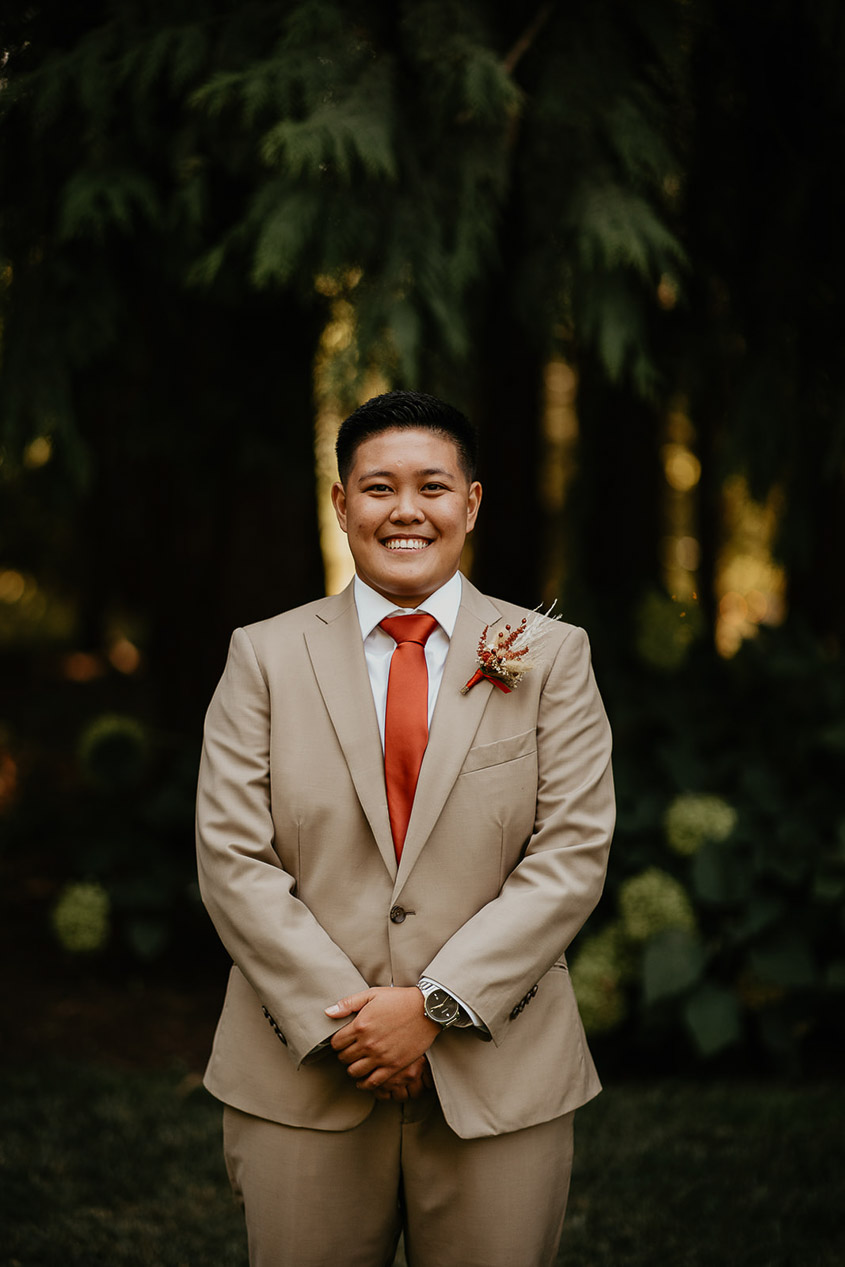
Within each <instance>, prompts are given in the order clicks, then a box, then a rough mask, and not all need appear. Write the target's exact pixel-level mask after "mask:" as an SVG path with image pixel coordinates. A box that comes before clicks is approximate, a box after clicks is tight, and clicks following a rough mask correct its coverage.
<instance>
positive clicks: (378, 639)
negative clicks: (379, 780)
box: [355, 572, 461, 751]
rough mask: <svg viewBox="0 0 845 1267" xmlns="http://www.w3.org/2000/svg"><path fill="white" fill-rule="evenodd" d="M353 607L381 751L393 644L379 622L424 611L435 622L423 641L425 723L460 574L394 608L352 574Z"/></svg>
mask: <svg viewBox="0 0 845 1267" xmlns="http://www.w3.org/2000/svg"><path fill="white" fill-rule="evenodd" d="M355 606H356V608H357V610H358V623H359V624H360V626H361V637H362V638H363V639H364V655H365V656H366V658H367V673H368V674H369V677H370V686H371V688H372V692H373V700H374V701H375V706H376V716H377V718H378V728H379V734H380V735H381V746H382V751H384V714H385V709H386V707H387V681H388V678H389V676H390V660H391V657H392V656H393V652H394V651H395V650H396V643H395V642H394V641H393V639H392V638H391V636H390V634H389V633H385V631H384V630H383V629H380V628H379V622H380V621H382V620H384V618H385V616H410V615H416V614H417V613H418V612H428V614H429V616H433V617H434V619H435V620H436V621H437V628H436V629H435V630H434V631H433V633H431V634H430V635H429V638H428V640H427V641H426V644H425V664H426V668H427V669H428V723H429V725H431V718H432V716H433V715H434V705H435V704H436V703H437V694H438V692H439V690H440V683H441V682H442V681H443V666H444V665H445V663H446V656H447V655H448V653H449V643H450V641H451V638H452V634H453V633H454V630H455V623H456V621H457V619H458V610H459V608H460V606H461V574H460V572H456V573H455V575H454V576H453V577H451V579H450V580H448V581H447V582H446V584H445V585H441V586H440V589H439V590H435V591H434V593H433V594H431V595H430V596H429V597H428V598H427V599H426V600H425V602H423V603H420V605H419V607H394V606H393V604H392V603H391V601H390V599H389V598H384V597H383V596H382V595H381V594H378V593H376V591H375V590H374V589H371V588H370V586H369V585H367V584H366V583H365V582H364V581H362V580H361V578H360V576H356V577H355Z"/></svg>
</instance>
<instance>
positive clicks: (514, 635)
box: [461, 603, 560, 695]
mask: <svg viewBox="0 0 845 1267" xmlns="http://www.w3.org/2000/svg"><path fill="white" fill-rule="evenodd" d="M553 607H554V603H552V606H551V607H550V608H549V610H548V611H547V612H542V613H541V612H540V609H539V607H538V608H536V609H535V611H536V613H537V614H536V615H532V616H530V617H528V616H523V618H522V620H521V621H520V623H519V624H518V625H517V627H516V629H514V628H513V627H512V626H511V625H505V627H504V629H500V630H499V632H498V633H497V634H496V638H495V641H492V642H488V641H487V632H488V630H489V628H490V626H489V625H485V626H484V629H483V630H482V632H481V637H480V638H479V639H478V651H477V653H476V654H477V656H478V667H477V669H476V670H475V672H474V673H473V675H472V677H471V678H470V680H469V681H468V682H467V684H466V686H462V687H461V695H466V693H467V692H468V691H470V690H471V689H472V688H473V687H474V686H475V684H476V683H477V682H480V681H481V679H482V678H486V679H487V681H488V682H492V683H493V685H494V686H498V688H499V690H500V691H504V693H505V694H506V695H509V694H510V692H511V691H512V690H513V689H514V687H515V686H518V685H519V683H520V681H521V680H522V678H523V676H524V675H525V674H526V673H527V672H528V671H529V669H533V668H534V665H535V664H536V660H531V659H528V653H529V650H530V651H532V652H534V651H536V649H537V646H538V644H539V643H540V642H541V641H542V640H543V638H544V637H545V636H546V634H547V632H548V630H547V629H545V628H544V627H543V623H542V622H543V621H544V620H545V619H546V617H548V616H551V612H552V608H553ZM551 619H552V620H560V616H551Z"/></svg>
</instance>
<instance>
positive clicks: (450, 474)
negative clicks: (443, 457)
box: [358, 466, 455, 484]
mask: <svg viewBox="0 0 845 1267" xmlns="http://www.w3.org/2000/svg"><path fill="white" fill-rule="evenodd" d="M411 474H412V475H415V476H416V477H417V479H419V478H420V477H422V476H429V475H445V476H446V477H447V478H448V479H454V478H455V472H454V471H448V470H447V469H446V468H445V467H442V466H427V467H424V468H423V469H422V470H420V471H412V472H411ZM379 476H381V477H386V478H387V479H395V478H396V473H395V471H365V472H364V474H363V475H361V476H360V477H359V479H358V483H359V484H364V483H366V481H367V480H374V479H377V478H378V477H379Z"/></svg>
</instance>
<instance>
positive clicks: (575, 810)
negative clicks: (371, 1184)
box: [197, 580, 614, 1138]
mask: <svg viewBox="0 0 845 1267" xmlns="http://www.w3.org/2000/svg"><path fill="white" fill-rule="evenodd" d="M525 614H526V613H525V612H524V610H523V609H522V608H518V607H514V606H513V605H512V604H508V603H502V602H499V601H497V600H492V599H490V598H487V597H485V596H484V595H482V594H480V593H479V592H478V591H477V590H476V589H474V588H473V586H472V585H470V584H469V583H468V582H467V581H466V580H464V581H463V597H462V602H461V608H460V613H459V616H458V621H457V624H456V626H455V630H454V634H453V637H452V640H451V644H450V648H449V654H448V657H447V660H446V666H445V670H444V674H443V681H442V684H441V687H440V693H439V696H438V699H437V705H436V708H435V711H434V716H433V719H432V723H431V730H430V737H429V743H428V748H427V750H426V754H425V758H424V760H423V765H422V770H421V772H420V779H419V784H418V787H417V793H416V798H415V801H414V808H413V813H412V817H411V821H410V824H409V827H408V834H407V838H406V841H405V847H404V852H403V854H402V860H401V864H400V865H399V866H398V867H397V864H396V860H395V857H394V850H393V842H392V840H391V835H390V824H389V820H388V813H387V802H386V797H385V787H384V761H383V755H382V749H381V743H380V740H379V732H378V724H377V720H376V714H375V706H374V704H373V697H372V692H371V688H370V683H369V678H368V676H367V668H366V661H365V658H364V651H363V645H362V640H361V633H360V628H359V625H358V620H357V614H356V610H355V603H354V597H353V589H352V586H349V587H348V588H347V589H346V590H345V591H344V592H343V593H342V594H339V595H337V596H335V597H332V598H326V599H322V600H320V601H319V602H316V603H311V604H309V605H307V606H305V607H301V608H297V609H296V610H293V611H289V612H285V613H283V614H282V615H280V616H277V617H275V618H273V619H271V620H267V621H262V622H261V623H259V624H256V625H252V626H250V627H249V628H247V629H239V630H236V631H235V634H234V635H233V638H232V643H231V648H230V652H229V658H228V662H227V664H226V669H225V672H224V674H223V677H222V679H221V682H220V684H219V686H218V688H217V691H216V693H215V695H214V698H213V700H212V702H211V705H210V707H209V711H208V716H207V720H206V728H205V743H204V748H203V757H202V763H201V770H200V780H199V793H198V802H197V835H198V851H199V875H200V886H201V891H202V896H203V900H204V902H205V904H206V906H207V908H208V911H209V913H210V914H211V917H212V919H213V921H214V923H215V925H216V927H217V930H218V932H219V934H220V937H221V939H222V940H223V943H224V945H225V946H226V948H227V949H228V951H229V954H230V955H231V957H232V960H233V967H232V971H231V976H230V980H229V987H228V991H227V994H226V1000H225V1004H224V1008H223V1013H222V1015H221V1018H220V1022H219V1025H218V1029H217V1034H216V1036H215V1042H214V1049H213V1052H212V1056H211V1060H210V1063H209V1066H208V1069H207V1071H206V1079H205V1081H206V1086H207V1087H208V1089H209V1090H210V1091H211V1092H212V1094H213V1095H215V1096H217V1097H218V1098H219V1099H221V1100H223V1101H224V1102H226V1103H228V1104H230V1105H232V1106H234V1107H235V1108H239V1109H242V1110H243V1111H244V1112H247V1113H250V1114H253V1115H255V1116H258V1117H263V1118H267V1119H270V1120H272V1121H277V1122H284V1123H287V1124H289V1125H294V1126H309V1127H315V1128H322V1129H325V1130H346V1129H348V1128H350V1127H352V1126H355V1125H357V1124H358V1123H359V1122H360V1121H362V1120H363V1119H364V1118H365V1117H366V1116H367V1114H368V1113H369V1112H370V1111H371V1109H372V1106H373V1104H374V1100H373V1099H372V1097H370V1096H369V1095H367V1094H366V1093H361V1092H360V1091H358V1090H356V1088H355V1086H354V1084H353V1082H352V1080H351V1079H350V1078H349V1076H348V1074H347V1073H346V1071H345V1068H344V1067H343V1066H342V1065H341V1064H340V1063H339V1061H338V1060H337V1059H336V1058H335V1057H334V1055H333V1054H332V1053H328V1054H327V1055H323V1057H322V1058H321V1059H319V1060H317V1061H315V1062H314V1063H309V1062H308V1061H307V1057H308V1055H309V1053H311V1052H312V1051H313V1049H314V1048H315V1046H317V1045H318V1044H319V1043H320V1042H321V1041H322V1040H323V1039H325V1038H326V1037H327V1035H329V1034H330V1033H332V1032H333V1030H335V1029H337V1028H340V1026H341V1025H343V1024H345V1023H346V1022H345V1021H341V1022H336V1023H333V1022H331V1021H329V1020H328V1018H327V1017H326V1016H325V1014H324V1011H323V1009H324V1008H325V1007H327V1006H328V1005H330V1004H331V1003H334V1002H335V1001H336V1000H337V999H340V998H342V997H343V996H344V995H348V994H352V993H354V992H356V991H358V990H363V989H366V988H367V987H368V986H386V985H390V984H391V983H393V984H395V985H397V986H410V985H414V984H416V982H417V980H418V978H419V976H420V975H421V974H423V973H424V974H426V975H427V976H430V977H432V978H433V979H434V980H436V981H438V982H440V983H441V984H442V985H444V986H446V987H447V988H448V989H450V990H452V991H453V992H454V993H455V994H456V995H458V996H459V997H460V998H461V999H463V1000H464V1001H465V1002H466V1003H468V1004H469V1005H470V1006H471V1007H472V1008H474V1009H475V1011H476V1013H477V1014H478V1015H479V1016H480V1017H481V1018H482V1020H483V1021H484V1022H485V1024H486V1025H487V1027H488V1029H489V1033H490V1036H491V1038H492V1041H484V1040H483V1039H482V1038H481V1037H480V1036H479V1034H478V1031H476V1030H456V1029H450V1030H446V1031H444V1032H443V1033H442V1034H440V1035H439V1036H438V1037H437V1039H436V1041H435V1042H434V1044H433V1046H432V1047H431V1049H430V1051H429V1053H428V1056H429V1061H430V1064H431V1068H432V1072H433V1076H434V1081H435V1086H436V1089H437V1094H438V1096H439V1099H440V1103H441V1105H442V1108H443V1112H444V1114H445V1117H446V1120H447V1121H448V1123H449V1124H450V1126H451V1127H452V1128H453V1129H454V1130H455V1132H456V1133H457V1134H458V1135H460V1136H462V1137H464V1138H472V1137H476V1136H484V1135H497V1134H502V1133H504V1132H509V1131H514V1130H518V1129H521V1128H522V1127H526V1126H530V1125H533V1124H535V1123H538V1122H543V1121H547V1120H549V1119H551V1118H553V1117H557V1116H559V1115H561V1114H564V1113H567V1112H569V1111H570V1110H572V1109H574V1108H577V1107H578V1106H579V1105H580V1104H583V1103H584V1102H585V1101H586V1100H588V1099H590V1098H591V1097H592V1096H594V1095H595V1094H596V1093H597V1091H598V1090H599V1082H598V1079H597V1077H596V1072H595V1069H594V1066H593V1063H592V1059H591V1057H590V1054H589V1051H588V1049H587V1045H586V1041H585V1038H584V1032H583V1029H582V1026H581V1021H580V1018H579V1016H578V1011H577V1007H576V1003H575V997H574V994H573V991H572V986H571V983H570V980H569V975H568V971H567V967H566V960H565V957H564V952H565V950H566V947H567V946H568V945H569V943H570V941H571V940H572V938H573V937H574V936H575V934H576V932H577V931H578V929H579V928H580V927H581V925H582V924H583V922H584V920H585V919H586V918H587V916H588V915H589V913H590V911H591V910H592V909H593V907H594V905H595V903H596V902H597V900H598V898H599V895H600V893H601V890H602V886H603V882H604V875H605V868H606V862H607V852H608V848H609V845H610V838H611V834H612V829H613V822H614V800H613V786H612V778H611V771H610V732H609V727H608V724H607V720H606V718H605V714H604V710H603V708H602V705H601V701H600V698H599V695H598V691H597V689H596V686H595V682H594V679H593V675H592V670H591V667H590V656H589V647H588V642H587V638H586V635H585V634H584V632H583V630H581V629H578V628H575V627H573V626H571V625H566V624H563V623H560V622H548V630H547V634H546V636H545V638H544V639H543V641H542V644H541V647H540V655H539V662H538V663H537V664H536V667H534V668H533V669H532V670H531V671H530V672H528V673H527V674H526V675H525V677H524V678H523V680H522V682H521V683H520V684H519V686H518V688H517V689H516V690H514V691H513V692H512V693H511V694H507V695H506V694H504V693H503V692H502V691H500V690H498V689H497V688H496V687H494V686H493V685H492V684H491V683H490V682H488V681H482V682H480V683H478V685H476V686H475V687H473V689H472V690H471V691H470V692H469V693H468V694H467V695H462V694H461V692H460V688H461V687H462V686H463V685H464V683H465V682H466V681H467V679H468V678H469V677H470V676H471V675H472V673H473V671H474V668H475V663H476V660H475V656H476V646H477V643H478V639H479V636H480V634H481V632H482V630H483V628H484V626H485V625H487V624H489V625H490V627H491V631H493V632H495V631H496V629H497V628H499V627H501V625H502V624H504V623H507V624H510V625H512V626H516V625H517V624H518V623H519V621H520V620H521V619H522V617H523V615H525ZM280 1040H281V1041H280ZM303 1062H305V1063H303Z"/></svg>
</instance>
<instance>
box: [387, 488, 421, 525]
mask: <svg viewBox="0 0 845 1267" xmlns="http://www.w3.org/2000/svg"><path fill="white" fill-rule="evenodd" d="M424 519H425V511H424V510H423V508H422V506H421V505H420V503H419V501H418V500H417V498H416V497H415V495H414V493H413V492H412V491H411V490H410V489H409V490H406V491H404V492H400V493H399V495H398V497H397V499H396V505H395V506H394V507H393V509H392V511H391V512H390V522H391V523H394V524H414V523H415V524H420V523H422V522H423V520H424Z"/></svg>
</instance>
